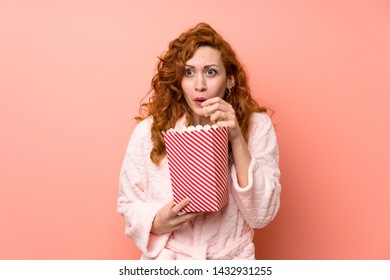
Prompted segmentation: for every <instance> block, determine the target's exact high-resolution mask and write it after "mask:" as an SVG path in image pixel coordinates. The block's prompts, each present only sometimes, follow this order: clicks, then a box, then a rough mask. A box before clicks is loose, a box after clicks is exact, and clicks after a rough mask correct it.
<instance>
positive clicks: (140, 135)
mask: <svg viewBox="0 0 390 280" xmlns="http://www.w3.org/2000/svg"><path fill="white" fill-rule="evenodd" d="M152 123H153V119H152V118H151V117H148V118H146V119H144V120H142V121H140V122H139V123H137V125H136V126H135V128H134V130H133V132H132V134H131V138H130V142H129V147H131V146H143V145H144V144H145V142H148V141H150V139H151V127H152Z"/></svg>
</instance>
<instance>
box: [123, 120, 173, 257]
mask: <svg viewBox="0 0 390 280" xmlns="http://www.w3.org/2000/svg"><path fill="white" fill-rule="evenodd" d="M150 123H151V120H150V119H146V120H144V121H142V122H140V123H139V124H138V125H137V127H136V128H135V129H134V131H133V134H132V136H131V139H130V141H129V144H128V147H127V149H126V155H125V158H124V161H123V164H122V168H121V173H120V178H119V198H118V200H117V211H118V213H119V214H121V215H123V217H124V219H125V234H126V235H127V236H128V237H130V238H131V239H132V240H133V241H134V243H135V244H136V245H137V247H138V248H139V249H140V250H141V252H142V254H143V255H144V256H146V257H148V258H155V257H156V256H157V255H158V254H159V253H160V252H161V250H162V249H163V248H164V247H165V245H166V243H167V240H168V238H169V235H170V234H169V233H167V234H159V235H155V234H153V233H151V232H150V230H151V227H152V223H153V220H154V217H155V216H156V213H157V211H158V210H159V209H160V208H161V207H162V206H163V205H164V202H152V201H150V199H149V186H148V172H149V170H148V168H147V161H148V160H149V161H150V159H149V155H150V148H147V147H148V146H151V140H150V126H151V124H150Z"/></svg>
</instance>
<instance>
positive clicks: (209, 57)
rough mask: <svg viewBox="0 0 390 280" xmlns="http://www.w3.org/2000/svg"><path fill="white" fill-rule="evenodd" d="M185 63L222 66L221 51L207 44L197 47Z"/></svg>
mask: <svg viewBox="0 0 390 280" xmlns="http://www.w3.org/2000/svg"><path fill="white" fill-rule="evenodd" d="M186 64H187V65H192V66H197V65H210V64H215V65H218V66H223V63H222V57H221V52H220V51H219V50H216V49H214V48H212V47H208V46H204V47H199V48H198V49H197V50H196V51H195V53H194V55H193V56H192V57H191V58H190V59H189V60H187V61H186Z"/></svg>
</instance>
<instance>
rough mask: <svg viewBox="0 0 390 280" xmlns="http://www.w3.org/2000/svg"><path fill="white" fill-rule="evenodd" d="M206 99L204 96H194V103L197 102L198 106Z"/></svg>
mask: <svg viewBox="0 0 390 280" xmlns="http://www.w3.org/2000/svg"><path fill="white" fill-rule="evenodd" d="M206 100H207V99H206V98H204V97H196V98H195V99H194V101H195V103H196V104H198V105H199V106H200V105H201V104H202V103H203V102H205V101H206Z"/></svg>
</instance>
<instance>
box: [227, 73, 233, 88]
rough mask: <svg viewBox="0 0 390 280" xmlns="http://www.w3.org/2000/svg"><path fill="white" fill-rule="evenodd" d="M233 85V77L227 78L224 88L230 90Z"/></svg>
mask: <svg viewBox="0 0 390 280" xmlns="http://www.w3.org/2000/svg"><path fill="white" fill-rule="evenodd" d="M234 84H235V80H234V76H233V75H231V76H229V77H228V78H227V81H226V87H227V88H229V89H230V88H232V87H234Z"/></svg>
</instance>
